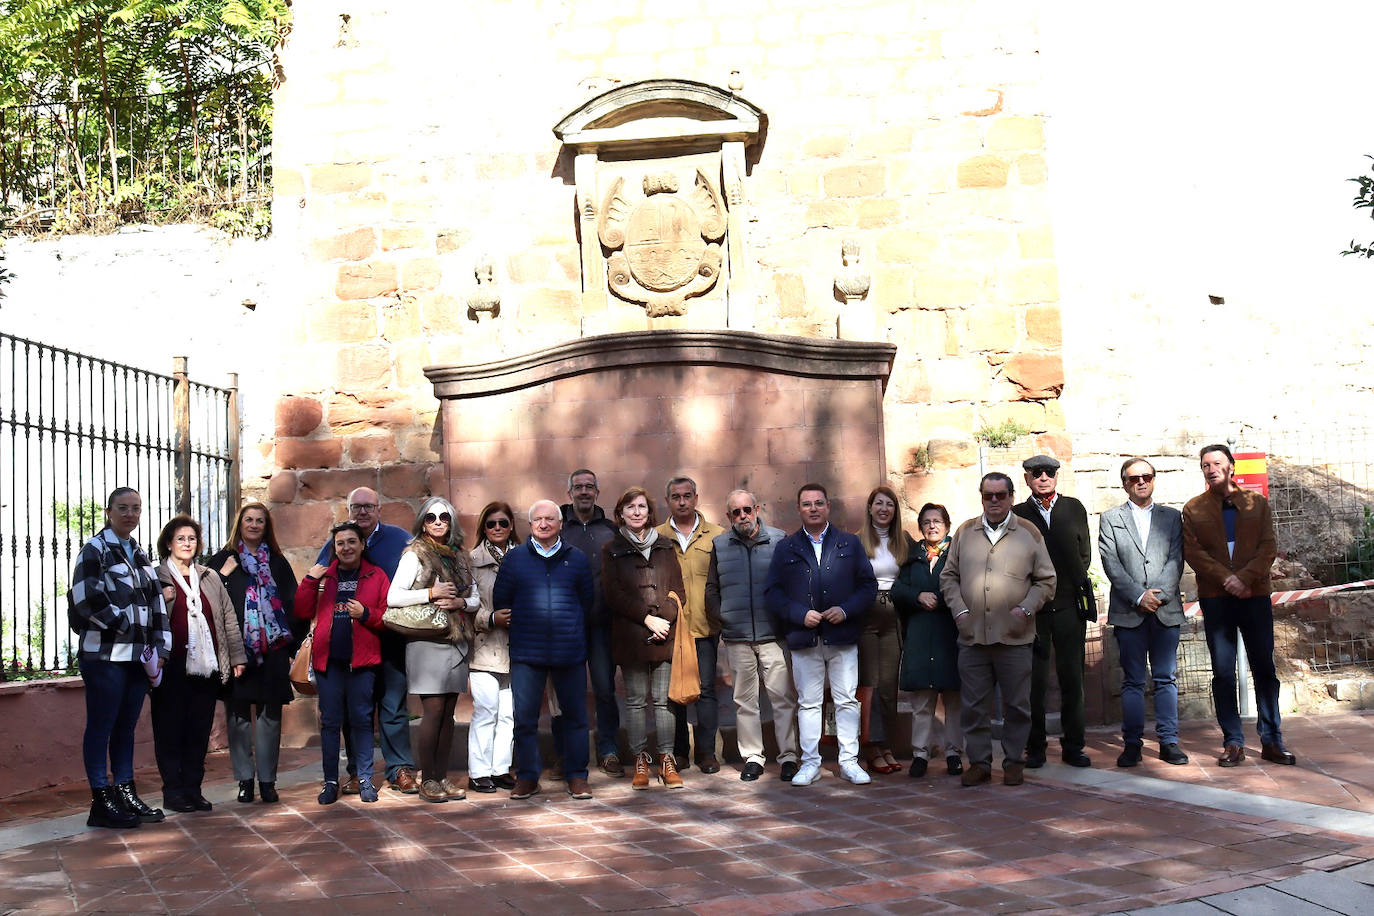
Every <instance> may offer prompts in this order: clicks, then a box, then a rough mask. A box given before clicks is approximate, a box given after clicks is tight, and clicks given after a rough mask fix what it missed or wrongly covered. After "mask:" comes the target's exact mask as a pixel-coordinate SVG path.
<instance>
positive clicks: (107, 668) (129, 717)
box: [79, 658, 148, 789]
mask: <svg viewBox="0 0 1374 916" xmlns="http://www.w3.org/2000/svg"><path fill="white" fill-rule="evenodd" d="M79 664H80V666H81V680H82V681H84V682H85V683H86V731H85V734H84V735H82V738H81V758H82V761H83V762H84V763H85V765H86V780H87V781H88V782H89V783H90V784H91V788H92V789H103V788H105V787H106V786H108V785H110V774H109V772H107V771H106V769H105V763H106V755H107V753H108V756H109V764H110V769H112V770H114V784H115V785H120V784H122V783H126V782H133V780H134V732H135V731H136V730H137V729H138V717H139V715H141V714H142V712H143V698H144V697H146V696H147V695H148V675H147V673H145V672H144V670H143V664H142V663H141V662H110V661H105V660H103V659H98V658H94V659H86V658H83V659H81V660H80V662H79Z"/></svg>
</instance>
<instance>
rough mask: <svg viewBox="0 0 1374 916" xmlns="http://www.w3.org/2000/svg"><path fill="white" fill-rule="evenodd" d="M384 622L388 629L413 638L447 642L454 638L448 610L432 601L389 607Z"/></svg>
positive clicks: (383, 616) (383, 618) (384, 615)
mask: <svg viewBox="0 0 1374 916" xmlns="http://www.w3.org/2000/svg"><path fill="white" fill-rule="evenodd" d="M382 623H383V625H385V626H386V628H387V629H388V630H394V631H395V632H397V633H400V634H401V635H402V636H409V637H410V638H411V639H432V640H435V641H437V642H447V641H449V640H450V639H451V638H452V623H451V621H450V620H449V613H448V611H446V610H444V609H442V608H440V607H438V606H437V605H435V604H434V603H432V602H429V603H426V604H411V605H407V606H406V607H389V608H387V609H386V613H384V614H382Z"/></svg>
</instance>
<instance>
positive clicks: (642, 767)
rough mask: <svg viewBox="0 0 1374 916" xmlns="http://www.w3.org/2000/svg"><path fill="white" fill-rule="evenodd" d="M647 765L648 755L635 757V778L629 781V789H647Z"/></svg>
mask: <svg viewBox="0 0 1374 916" xmlns="http://www.w3.org/2000/svg"><path fill="white" fill-rule="evenodd" d="M649 763H650V758H649V755H648V754H636V755H635V777H634V779H633V780H631V781H630V788H631V789H647V788H649Z"/></svg>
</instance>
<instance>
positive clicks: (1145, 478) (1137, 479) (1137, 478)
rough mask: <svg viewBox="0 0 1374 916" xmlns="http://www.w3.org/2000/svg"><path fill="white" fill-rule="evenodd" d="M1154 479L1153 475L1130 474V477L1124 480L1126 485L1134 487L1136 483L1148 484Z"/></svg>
mask: <svg viewBox="0 0 1374 916" xmlns="http://www.w3.org/2000/svg"><path fill="white" fill-rule="evenodd" d="M1154 479H1155V475H1153V474H1132V475H1131V476H1129V477H1127V478H1126V482H1127V483H1128V484H1131V485H1132V486H1135V485H1136V484H1138V483H1149V482H1150V481H1152V480H1154Z"/></svg>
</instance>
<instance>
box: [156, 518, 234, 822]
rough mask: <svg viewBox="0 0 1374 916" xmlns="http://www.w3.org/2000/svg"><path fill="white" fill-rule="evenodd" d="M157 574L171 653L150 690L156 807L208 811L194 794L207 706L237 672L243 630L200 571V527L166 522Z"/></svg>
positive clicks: (211, 715) (212, 579)
mask: <svg viewBox="0 0 1374 916" xmlns="http://www.w3.org/2000/svg"><path fill="white" fill-rule="evenodd" d="M157 552H158V556H159V557H161V558H162V562H161V563H160V564H158V568H157V577H158V582H159V584H160V585H161V586H162V600H163V602H164V603H165V604H166V605H167V612H168V615H169V616H170V618H171V625H172V654H171V657H169V658H168V659H167V662H166V664H165V665H163V667H162V679H161V681H160V682H159V683H158V684H157V685H156V686H155V687H154V688H153V691H152V720H153V753H154V755H155V756H156V757H157V768H158V772H159V773H161V775H162V806H163V807H164V808H169V809H171V810H172V811H183V812H184V811H209V810H211V809H212V808H213V807H214V806H213V805H211V804H210V802H208V801H206V799H205V796H204V795H202V794H201V791H200V787H201V783H202V782H203V781H204V779H205V752H206V750H207V749H208V748H209V746H210V730H211V728H213V727H214V724H215V706H216V704H217V703H218V701H219V697H220V694H221V692H222V690H223V688H224V685H225V684H227V683H228V682H229V675H230V674H233V675H234V676H235V677H238V676H240V675H242V674H243V668H244V665H245V664H246V663H247V661H248V656H247V655H246V654H245V653H244V651H243V630H242V629H241V628H240V627H239V618H238V614H236V613H235V612H234V603H233V602H232V601H231V600H230V599H229V593H228V592H227V591H225V589H224V583H223V582H221V581H220V578H219V575H218V574H217V573H215V572H214V571H213V570H210V569H207V568H206V567H204V566H200V565H198V564H197V563H196V562H195V558H196V557H198V556H200V553H201V540H200V523H199V522H197V521H196V520H195V519H193V518H191V517H190V516H189V515H178V516H176V517H175V518H173V519H172V520H171V521H170V522H168V523H167V524H166V525H165V526H164V527H163V529H162V534H161V535H160V536H159V537H158V539H157Z"/></svg>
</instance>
